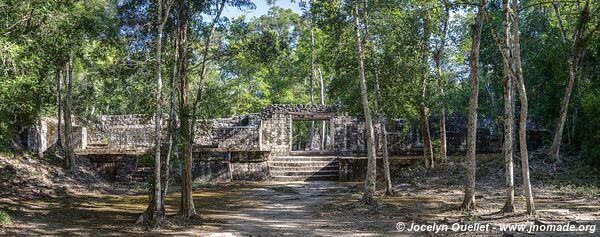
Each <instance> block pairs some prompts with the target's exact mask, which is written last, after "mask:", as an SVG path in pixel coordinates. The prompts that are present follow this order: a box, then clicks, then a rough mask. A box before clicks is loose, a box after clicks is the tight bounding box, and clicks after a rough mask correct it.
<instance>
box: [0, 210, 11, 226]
mask: <svg viewBox="0 0 600 237" xmlns="http://www.w3.org/2000/svg"><path fill="white" fill-rule="evenodd" d="M9 225H12V219H11V218H10V216H9V215H8V213H6V212H5V211H2V210H0V226H9Z"/></svg>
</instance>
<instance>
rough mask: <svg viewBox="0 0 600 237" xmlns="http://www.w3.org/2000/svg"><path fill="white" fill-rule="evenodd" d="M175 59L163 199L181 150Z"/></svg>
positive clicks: (174, 63)
mask: <svg viewBox="0 0 600 237" xmlns="http://www.w3.org/2000/svg"><path fill="white" fill-rule="evenodd" d="M173 38H174V39H173V41H174V44H175V45H174V46H173V47H174V48H175V52H177V51H178V49H179V47H178V46H179V44H178V42H177V37H173ZM174 56H175V60H174V61H173V75H172V76H171V112H170V116H169V118H170V122H169V150H168V151H167V159H166V160H165V171H164V184H165V187H164V188H163V194H162V198H163V201H164V200H165V197H166V196H167V194H168V192H169V191H168V190H169V183H170V180H171V178H170V176H171V157H172V156H173V155H175V156H178V154H179V152H178V151H177V146H176V145H175V146H174V145H173V144H177V138H178V137H179V136H178V134H179V133H178V132H177V131H178V130H177V65H178V64H177V54H175V55H174Z"/></svg>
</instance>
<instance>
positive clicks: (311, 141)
mask: <svg viewBox="0 0 600 237" xmlns="http://www.w3.org/2000/svg"><path fill="white" fill-rule="evenodd" d="M314 83H315V32H314V29H313V26H312V23H311V28H310V104H311V105H314V104H315V94H314ZM309 133H310V134H309V136H310V137H309V145H308V147H309V148H308V149H309V150H313V148H314V147H313V144H314V142H315V121H310V132H309Z"/></svg>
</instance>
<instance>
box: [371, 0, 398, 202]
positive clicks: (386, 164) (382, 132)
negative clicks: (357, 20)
mask: <svg viewBox="0 0 600 237" xmlns="http://www.w3.org/2000/svg"><path fill="white" fill-rule="evenodd" d="M364 8H365V10H364V18H365V20H364V21H365V45H366V47H367V48H368V50H369V54H370V55H371V68H372V70H373V79H374V80H373V81H374V82H375V88H374V89H375V96H376V100H375V110H376V111H377V116H378V120H379V121H378V122H379V136H380V139H381V141H382V144H381V149H382V153H383V154H382V155H383V157H382V158H383V174H384V178H385V194H386V195H394V188H393V187H392V177H391V174H390V160H389V154H388V139H387V130H386V124H385V117H384V114H383V108H382V104H381V88H380V85H379V74H378V71H377V55H375V45H374V44H373V41H372V40H371V33H370V32H369V10H370V8H369V0H365V1H364Z"/></svg>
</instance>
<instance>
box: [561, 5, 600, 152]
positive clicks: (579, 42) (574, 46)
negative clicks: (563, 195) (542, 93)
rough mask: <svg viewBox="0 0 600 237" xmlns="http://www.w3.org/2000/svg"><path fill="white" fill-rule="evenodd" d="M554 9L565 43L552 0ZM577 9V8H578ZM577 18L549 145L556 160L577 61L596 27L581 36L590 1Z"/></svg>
mask: <svg viewBox="0 0 600 237" xmlns="http://www.w3.org/2000/svg"><path fill="white" fill-rule="evenodd" d="M553 6H554V11H555V13H556V19H557V21H558V25H559V30H560V34H561V38H562V40H563V43H567V36H566V32H565V29H564V26H563V23H562V18H561V15H560V1H558V0H554V1H553ZM578 8H579V2H578ZM578 10H579V9H578ZM580 12H581V13H580V15H579V18H578V20H577V25H576V27H575V32H574V34H573V38H572V40H571V45H570V48H569V50H570V57H569V80H568V82H567V87H566V88H565V93H564V96H563V98H562V101H561V104H560V114H559V117H558V119H557V121H556V130H555V131H554V138H553V139H552V145H551V146H550V150H549V153H550V155H551V156H553V157H554V159H555V160H556V162H558V161H559V160H560V146H561V144H562V134H563V130H564V127H565V122H566V120H567V112H568V110H569V99H570V98H571V93H572V91H573V84H574V82H575V79H576V77H577V70H578V68H579V62H580V60H581V58H582V57H583V53H584V50H585V48H586V47H587V45H588V43H589V40H590V39H591V38H592V35H593V34H594V33H595V32H596V30H597V29H598V28H595V29H594V30H592V31H591V32H590V34H589V35H587V36H582V34H583V32H585V30H586V29H587V25H588V24H589V22H590V1H589V0H586V1H585V5H584V7H583V9H582V10H581V11H580Z"/></svg>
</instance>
